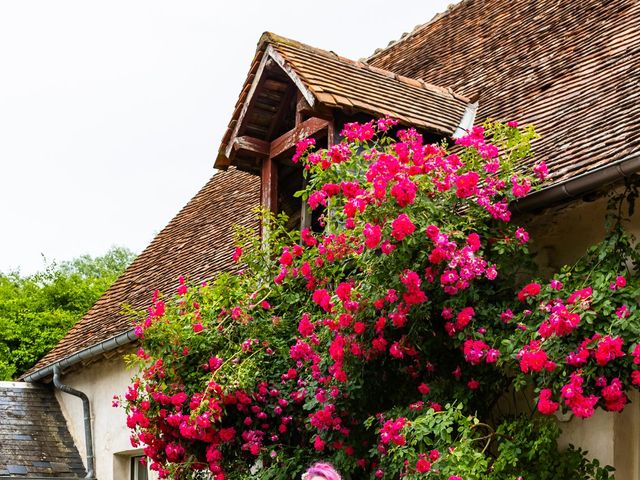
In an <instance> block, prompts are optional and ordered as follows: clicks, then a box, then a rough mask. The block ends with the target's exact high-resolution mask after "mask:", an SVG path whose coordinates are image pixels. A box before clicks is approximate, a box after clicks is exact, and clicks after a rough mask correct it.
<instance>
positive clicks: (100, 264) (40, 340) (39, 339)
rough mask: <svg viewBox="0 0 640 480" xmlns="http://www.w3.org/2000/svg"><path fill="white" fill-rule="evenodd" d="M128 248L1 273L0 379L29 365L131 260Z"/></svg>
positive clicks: (34, 361)
mask: <svg viewBox="0 0 640 480" xmlns="http://www.w3.org/2000/svg"><path fill="white" fill-rule="evenodd" d="M134 257H135V255H134V254H133V253H132V252H131V251H129V250H127V249H126V248H117V247H114V248H112V249H111V250H109V251H108V252H107V253H106V254H105V255H103V256H100V257H95V258H94V257H91V256H89V255H83V256H81V257H78V258H76V259H74V260H71V261H68V262H62V263H60V264H55V263H52V264H51V265H48V266H47V268H46V269H45V270H44V271H42V272H39V273H36V274H34V275H29V276H21V275H20V274H19V273H18V272H12V273H9V274H2V273H0V379H2V380H10V379H12V378H16V377H18V376H19V375H21V374H22V373H24V372H25V371H27V370H28V369H29V368H31V367H32V366H33V365H34V364H35V363H36V362H37V361H38V359H39V358H40V357H42V356H43V355H44V354H45V353H47V352H48V351H49V350H50V349H51V348H53V346H54V345H55V344H56V343H57V342H58V341H59V340H60V339H61V338H62V337H63V336H64V334H65V333H66V332H67V331H68V330H69V329H70V328H71V327H72V326H73V325H74V324H75V322H76V321H78V320H79V319H80V317H82V315H84V313H85V312H86V311H87V310H88V309H89V308H90V307H91V306H92V305H93V304H94V302H95V301H96V300H97V299H98V298H99V297H100V295H102V294H103V293H104V291H105V290H106V289H107V288H109V286H110V285H111V284H112V283H113V282H114V281H115V279H116V278H118V276H119V275H120V274H121V273H122V272H123V271H124V269H125V268H126V267H127V265H129V263H130V262H131V261H132V260H133V258H134Z"/></svg>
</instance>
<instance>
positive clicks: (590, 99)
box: [368, 0, 640, 182]
mask: <svg viewBox="0 0 640 480" xmlns="http://www.w3.org/2000/svg"><path fill="white" fill-rule="evenodd" d="M368 62H369V63H370V64H371V65H373V66H375V67H380V68H385V69H388V70H392V71H394V72H396V73H398V74H400V75H405V76H408V77H411V78H422V79H424V80H427V81H429V82H432V83H434V84H437V85H442V86H448V87H451V88H453V89H454V90H455V91H456V92H460V93H462V94H464V95H466V96H468V97H470V98H472V99H473V100H476V99H478V101H479V104H480V108H479V112H478V115H477V117H476V118H477V119H478V120H484V119H485V118H487V117H491V118H494V119H501V120H519V121H520V122H522V123H533V124H535V125H536V127H537V129H538V131H539V133H541V134H542V139H541V140H539V141H537V142H536V144H535V152H536V157H537V158H538V159H544V160H546V161H547V163H548V165H549V168H550V170H551V174H552V179H553V180H554V181H555V182H560V181H562V180H566V179H569V178H571V177H574V176H576V175H580V174H582V173H588V172H590V171H592V170H594V169H596V168H598V167H602V166H604V165H606V164H609V163H612V162H615V161H617V160H621V159H624V158H625V157H627V156H629V155H630V154H632V153H634V152H636V151H638V150H640V134H638V131H639V129H640V68H639V67H638V66H639V65H640V2H638V1H634V0H611V1H607V2H602V1H600V0H585V1H581V2H575V1H571V0H463V1H461V2H460V3H459V4H457V5H455V6H453V7H450V8H449V10H448V11H447V12H445V13H444V14H440V15H438V16H436V17H435V18H434V19H433V20H432V21H431V22H429V23H427V24H424V25H422V26H419V27H417V28H416V29H415V30H414V31H413V32H412V33H411V34H409V35H407V36H405V37H403V38H402V39H401V40H399V41H397V42H394V43H392V44H391V46H389V47H388V48H386V49H383V50H381V51H379V52H377V53H375V54H374V55H373V56H372V57H370V58H369V59H368Z"/></svg>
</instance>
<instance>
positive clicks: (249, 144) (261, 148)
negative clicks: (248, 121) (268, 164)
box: [233, 136, 270, 158]
mask: <svg viewBox="0 0 640 480" xmlns="http://www.w3.org/2000/svg"><path fill="white" fill-rule="evenodd" d="M269 148H270V144H269V142H265V141H264V140H260V139H259V138H255V137H249V136H243V137H236V138H234V139H233V151H234V152H235V153H249V154H251V155H255V156H256V157H264V158H266V157H268V156H269Z"/></svg>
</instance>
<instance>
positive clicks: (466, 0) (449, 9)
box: [364, 0, 473, 62]
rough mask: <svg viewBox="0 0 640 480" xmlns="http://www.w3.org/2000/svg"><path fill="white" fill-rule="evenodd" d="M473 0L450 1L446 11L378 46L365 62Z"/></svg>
mask: <svg viewBox="0 0 640 480" xmlns="http://www.w3.org/2000/svg"><path fill="white" fill-rule="evenodd" d="M472 1H473V0H454V3H450V4H449V5H447V9H446V10H445V11H444V12H439V13H436V14H435V15H434V16H433V17H432V18H431V20H429V21H428V22H425V23H419V24H418V25H416V26H415V27H413V30H411V31H410V32H405V33H403V34H402V35H401V36H400V38H398V39H396V40H391V41H390V42H389V43H388V44H387V46H386V47H381V48H376V49H375V50H374V52H373V53H372V54H371V55H369V56H368V57H366V58H365V59H364V61H365V62H368V61H369V60H371V59H373V58H375V57H377V56H378V55H380V54H381V53H383V52H386V51H387V50H388V49H390V48H392V47H395V46H396V45H398V44H399V43H402V42H404V41H406V40H408V39H409V38H411V37H413V36H414V35H416V34H418V32H420V31H421V30H422V29H424V28H426V27H428V26H429V25H432V24H434V23H435V22H437V21H438V20H440V19H441V18H443V17H446V16H447V15H449V13H451V12H452V11H453V10H455V9H456V8H458V7H459V6H460V5H462V4H465V3H470V2H472Z"/></svg>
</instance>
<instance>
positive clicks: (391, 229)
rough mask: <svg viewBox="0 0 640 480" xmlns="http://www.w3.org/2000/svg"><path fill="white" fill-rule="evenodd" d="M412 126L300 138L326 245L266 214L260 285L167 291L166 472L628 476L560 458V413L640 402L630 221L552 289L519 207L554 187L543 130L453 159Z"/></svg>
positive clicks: (161, 425)
mask: <svg viewBox="0 0 640 480" xmlns="http://www.w3.org/2000/svg"><path fill="white" fill-rule="evenodd" d="M394 123H395V122H393V121H391V120H389V119H381V120H379V121H377V122H369V123H366V124H348V125H346V126H345V127H344V130H343V131H342V137H343V138H344V140H343V141H342V142H341V143H339V144H337V145H334V146H332V147H331V148H330V149H328V150H322V151H313V149H312V148H313V141H312V140H305V141H303V142H301V143H300V144H298V146H297V151H296V155H295V156H294V159H293V160H294V161H298V162H301V163H302V165H303V167H304V171H305V172H306V175H307V188H306V190H305V191H303V192H301V195H302V196H303V198H304V199H305V200H306V201H307V203H308V204H309V206H310V207H311V208H312V209H322V210H323V211H324V215H323V219H324V220H323V221H324V230H323V232H320V233H314V232H311V231H309V230H308V229H305V230H303V231H302V232H290V231H287V229H286V228H285V227H284V225H285V219H283V218H273V217H272V216H269V215H266V216H265V218H264V220H263V225H265V228H266V230H265V233H264V236H263V238H258V237H256V236H252V234H251V233H250V232H244V233H243V234H242V235H241V236H240V239H239V243H238V245H239V246H238V248H237V250H236V253H235V255H234V258H235V260H236V261H239V262H242V263H243V264H245V269H244V271H243V273H241V274H240V275H238V274H227V275H221V276H220V277H219V278H218V279H217V280H216V281H215V282H213V283H211V284H209V285H190V284H188V282H186V281H185V280H184V279H181V281H180V285H179V286H178V289H177V291H176V292H175V294H173V295H166V296H162V295H160V294H158V293H156V295H155V296H154V298H153V301H152V306H151V307H150V309H149V311H148V316H147V318H146V319H144V320H143V321H142V322H141V323H140V324H138V325H137V327H136V331H137V333H138V335H139V336H140V341H141V345H142V348H141V349H140V350H139V351H138V352H137V354H136V355H133V356H131V357H130V361H131V362H132V363H133V364H135V365H138V366H139V367H140V369H141V371H140V373H139V375H137V376H135V377H134V378H133V380H132V384H131V386H130V387H129V389H128V391H127V392H126V394H125V398H124V402H125V408H126V412H127V425H128V426H129V428H131V429H132V434H131V440H132V443H133V444H134V445H142V446H144V451H145V454H146V455H147V456H148V457H149V460H150V462H151V468H152V469H154V470H157V471H158V472H159V473H160V476H161V477H163V478H166V477H169V478H176V479H190V478H211V476H213V478H215V479H216V480H221V479H223V478H225V475H228V476H229V477H230V478H234V479H235V478H243V479H244V478H246V479H249V478H260V479H264V480H266V479H283V480H284V479H290V478H297V475H299V474H300V472H301V471H302V470H303V468H304V467H305V465H307V464H308V463H310V462H311V461H313V460H317V459H318V457H320V458H323V459H326V460H330V461H331V462H333V463H334V464H336V466H337V467H338V468H339V470H340V471H341V472H342V473H343V474H344V475H345V477H346V478H349V479H355V478H372V479H376V478H385V479H386V478H388V479H397V478H405V479H408V480H410V479H419V478H427V479H434V480H435V479H438V480H459V479H461V478H462V479H464V480H480V479H490V480H514V479H517V478H518V477H523V478H526V479H527V480H550V479H554V478H564V479H567V480H582V479H598V480H602V479H607V478H610V470H611V469H610V468H609V467H601V466H600V465H599V464H598V462H597V461H589V460H587V458H586V457H585V455H584V452H581V451H579V450H575V449H570V450H567V451H564V452H558V451H557V438H558V435H559V433H560V431H559V428H558V426H557V424H556V423H555V417H554V416H553V414H554V413H555V412H557V411H558V410H560V409H562V410H564V411H565V412H571V413H572V414H573V415H576V416H579V417H583V418H586V417H589V416H591V415H592V414H593V413H594V410H595V408H603V409H605V410H608V411H620V410H621V409H622V408H624V406H625V403H626V402H627V400H628V399H627V396H626V394H625V390H627V389H629V388H633V387H636V388H637V387H638V386H640V370H638V365H639V364H640V347H639V346H638V341H639V339H640V328H639V322H638V320H639V317H640V315H639V313H638V306H637V298H638V296H639V295H640V281H639V278H638V275H637V274H634V273H632V272H634V271H635V272H637V271H638V269H637V265H638V263H639V259H640V256H639V255H638V251H637V250H636V249H635V248H634V247H632V245H633V242H632V239H631V238H630V237H629V235H628V234H627V233H625V232H624V230H623V229H622V227H621V222H620V218H619V217H612V220H613V221H612V222H610V223H609V234H608V236H607V238H606V240H605V241H604V242H603V243H602V244H600V245H597V246H595V247H593V248H592V249H591V250H590V251H589V252H587V253H586V254H585V255H584V257H583V258H582V259H581V260H580V261H579V262H578V263H577V264H576V265H573V266H570V267H566V268H564V269H563V270H561V271H560V272H558V273H557V275H555V276H554V277H552V278H547V279H540V280H534V275H535V271H534V268H533V262H532V259H531V257H530V255H529V253H528V246H527V244H528V241H529V234H528V233H527V231H526V230H525V229H524V228H522V227H520V226H518V225H514V224H513V223H512V222H511V214H510V212H509V208H508V206H509V202H510V201H512V200H514V199H516V198H518V197H523V196H525V195H527V194H528V193H529V191H530V190H531V189H532V188H533V187H534V186H536V185H540V184H541V182H542V180H543V179H544V177H545V176H546V174H547V168H546V166H545V165H544V163H541V162H538V163H535V162H533V161H532V159H531V158H530V156H531V149H530V142H531V140H532V139H533V138H534V137H535V133H534V131H533V129H532V128H518V126H517V124H515V123H511V124H507V125H504V124H499V123H489V124H487V125H486V126H485V127H486V128H483V127H474V128H473V129H472V131H471V132H470V133H469V134H468V135H467V136H465V137H462V138H460V139H458V140H457V141H456V143H457V146H456V150H455V153H452V152H451V151H450V149H449V148H448V147H446V146H443V145H425V144H423V142H422V138H421V136H420V135H419V134H418V133H417V132H415V131H414V130H411V129H409V130H400V131H398V132H397V135H396V136H397V139H396V138H394V137H392V136H391V135H389V134H388V132H389V131H391V130H392V129H393V127H394ZM523 165H528V168H527V171H523ZM617 200H619V201H621V200H620V199H617ZM615 211H619V210H617V209H616V210H615ZM241 246H244V248H243V247H241ZM633 266H635V270H634V269H633ZM516 396H517V397H518V400H517V401H516ZM512 398H513V399H514V400H513V401H511V399H512Z"/></svg>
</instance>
